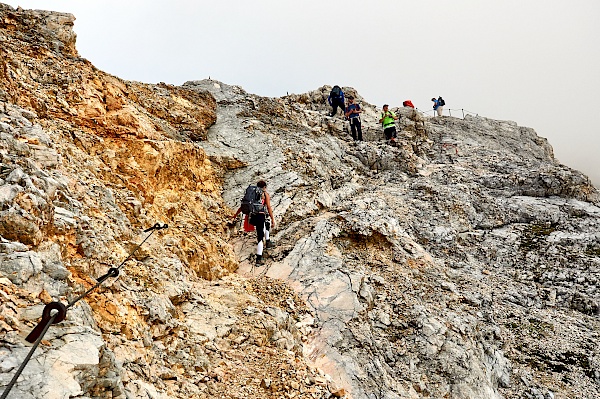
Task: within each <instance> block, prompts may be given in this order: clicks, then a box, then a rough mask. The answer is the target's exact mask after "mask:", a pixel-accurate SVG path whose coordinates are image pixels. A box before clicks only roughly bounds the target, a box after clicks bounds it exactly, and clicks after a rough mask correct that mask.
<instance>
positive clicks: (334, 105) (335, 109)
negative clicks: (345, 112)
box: [330, 100, 338, 116]
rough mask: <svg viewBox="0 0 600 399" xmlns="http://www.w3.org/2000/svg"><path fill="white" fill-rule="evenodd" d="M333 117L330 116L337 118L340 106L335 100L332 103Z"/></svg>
mask: <svg viewBox="0 0 600 399" xmlns="http://www.w3.org/2000/svg"><path fill="white" fill-rule="evenodd" d="M331 108H332V109H331V115H330V116H335V114H336V113H337V109H338V104H337V101H336V100H333V101H332V102H331Z"/></svg>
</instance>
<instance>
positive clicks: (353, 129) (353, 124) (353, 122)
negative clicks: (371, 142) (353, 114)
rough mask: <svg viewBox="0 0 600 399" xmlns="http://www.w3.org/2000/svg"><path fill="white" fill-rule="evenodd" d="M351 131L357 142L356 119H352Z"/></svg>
mask: <svg viewBox="0 0 600 399" xmlns="http://www.w3.org/2000/svg"><path fill="white" fill-rule="evenodd" d="M350 131H351V132H352V138H353V139H354V140H356V124H355V121H354V118H351V119H350Z"/></svg>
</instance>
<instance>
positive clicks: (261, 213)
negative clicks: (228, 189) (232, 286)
mask: <svg viewBox="0 0 600 399" xmlns="http://www.w3.org/2000/svg"><path fill="white" fill-rule="evenodd" d="M240 212H242V213H244V214H246V215H250V218H249V220H250V224H251V225H253V226H256V239H257V241H258V243H257V245H256V264H257V265H262V264H263V263H264V260H263V256H262V255H263V247H264V243H263V239H266V247H267V248H271V247H273V246H274V245H273V243H272V241H271V240H270V238H269V234H270V228H271V227H272V228H275V218H274V217H273V209H272V208H271V195H270V194H269V193H268V192H267V183H266V182H265V181H264V180H261V181H259V182H258V183H256V186H254V185H249V186H248V188H246V193H245V194H244V197H243V198H242V203H241V205H240V207H239V209H238V210H237V212H236V213H235V215H234V216H233V220H235V219H236V218H237V216H238V215H239V214H240ZM266 212H268V213H269V217H270V219H271V220H270V223H269V221H268V220H266Z"/></svg>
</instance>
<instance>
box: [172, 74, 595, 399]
mask: <svg viewBox="0 0 600 399" xmlns="http://www.w3.org/2000/svg"><path fill="white" fill-rule="evenodd" d="M184 86H185V87H189V88H197V89H199V90H210V91H211V92H212V93H213V95H214V96H215V98H216V99H217V101H218V103H219V108H218V109H217V112H218V120H219V121H221V122H220V123H217V124H216V125H215V126H213V127H212V128H211V129H210V131H209V135H208V142H206V143H202V144H201V145H202V146H203V147H204V148H205V149H206V151H207V153H209V154H210V155H211V157H213V158H214V159H218V157H223V156H227V157H233V158H236V159H239V160H240V161H242V162H243V163H244V164H246V165H247V166H246V167H245V168H242V169H239V170H236V171H235V172H234V173H231V174H230V175H229V176H227V178H226V179H225V183H224V187H225V191H224V193H223V196H224V198H225V199H226V200H227V201H228V202H229V203H230V204H231V206H232V207H235V206H236V203H237V199H238V198H240V197H241V190H243V189H244V187H245V185H246V184H247V182H249V181H250V182H252V181H255V180H258V179H259V178H265V179H266V180H267V181H268V183H269V190H270V192H271V193H273V194H272V202H273V203H274V208H275V215H276V219H278V226H279V228H278V230H277V231H276V236H275V240H276V241H277V243H278V247H277V248H276V249H275V250H271V251H269V253H268V256H269V258H270V259H271V260H270V261H268V262H267V268H268V270H267V272H266V273H267V275H268V276H271V277H277V278H282V279H285V280H287V281H289V282H290V284H292V286H293V287H295V288H296V289H297V290H298V292H300V293H301V295H302V297H303V298H305V300H306V301H307V304H308V305H309V306H310V307H311V308H312V309H313V310H314V312H315V315H316V316H317V318H316V322H315V323H316V325H318V328H316V329H315V331H314V333H313V334H314V335H313V336H312V338H311V339H310V340H309V341H308V342H307V343H306V345H305V348H304V350H305V354H306V356H307V357H308V358H309V359H314V360H313V362H314V364H315V365H317V366H319V367H320V368H321V369H323V370H324V371H326V372H327V373H328V374H330V375H331V376H332V377H333V378H334V380H335V381H336V382H337V383H338V384H340V385H341V386H343V387H344V388H345V389H346V391H347V392H348V394H349V395H350V396H351V397H356V398H363V397H364V398H367V397H369V398H370V397H377V398H390V397H402V398H408V397H453V398H501V397H515V398H517V397H521V395H522V393H523V392H525V391H527V392H529V391H531V388H529V387H528V388H525V387H524V386H523V385H522V381H521V380H520V379H518V378H515V377H514V375H519V373H520V372H521V370H529V372H530V373H531V374H532V375H535V376H536V377H535V378H534V379H533V380H534V381H535V382H532V383H531V384H530V385H531V387H535V389H536V390H537V391H538V392H562V393H563V394H564V395H566V397H571V396H572V397H579V396H582V397H586V396H594V395H597V394H598V391H597V385H596V382H595V381H596V377H595V375H596V374H595V373H596V371H595V370H597V369H598V362H599V348H598V345H596V344H594V342H595V341H596V339H597V333H592V332H591V331H592V330H589V329H587V328H586V327H581V328H577V331H578V332H577V333H574V332H569V333H567V331H568V330H567V329H560V332H558V329H557V327H556V324H557V323H558V324H560V325H563V326H567V325H571V322H570V321H568V319H570V318H571V317H572V316H571V312H572V310H571V309H574V310H576V311H578V312H580V313H579V314H578V315H577V317H578V318H582V319H585V320H586V321H585V322H584V324H585V325H588V326H596V329H597V327H598V310H597V306H598V303H599V300H600V297H599V296H598V292H597V290H596V289H595V287H593V285H587V284H595V282H596V281H597V273H598V265H599V264H598V257H597V253H596V252H597V251H596V249H597V248H598V244H597V241H598V235H597V231H598V230H597V229H598V226H599V222H600V219H599V218H598V215H599V214H598V211H599V210H600V208H598V203H599V197H598V192H597V191H596V190H595V189H594V188H593V187H592V185H591V184H590V182H589V179H587V177H585V176H584V175H582V174H581V173H579V172H577V171H573V170H571V169H569V168H567V167H565V166H563V165H561V164H559V163H558V162H557V161H556V160H555V159H554V158H553V152H552V148H551V147H550V145H549V144H548V143H547V141H546V140H545V139H543V138H540V137H539V136H537V135H536V134H535V132H533V131H532V130H531V129H527V128H522V127H519V126H517V125H516V124H515V123H514V122H505V121H494V120H489V119H486V118H481V117H475V118H474V117H468V118H466V119H465V120H460V119H457V118H440V119H431V118H422V117H419V116H417V115H415V113H414V111H413V110H409V109H400V110H398V112H399V113H400V114H401V115H402V116H403V118H402V119H401V121H400V123H399V125H400V128H401V132H400V140H399V145H398V147H397V148H394V147H390V146H387V145H385V144H383V143H382V142H381V141H380V140H381V138H382V133H381V131H380V130H379V129H378V128H377V127H376V119H377V113H376V110H375V109H374V107H373V106H371V105H370V104H368V103H366V102H364V101H363V100H362V99H361V98H360V96H358V99H359V102H362V106H363V109H364V110H365V112H364V114H363V126H366V134H365V136H366V139H367V141H366V142H365V143H352V142H349V140H348V133H347V131H346V128H347V127H345V126H344V122H343V121H342V120H341V119H339V118H330V117H328V116H327V107H326V105H325V101H324V99H325V98H326V96H327V93H328V91H329V89H330V88H329V87H323V88H321V89H319V90H316V91H314V92H311V93H307V94H302V95H290V96H287V97H284V98H281V99H265V98H260V97H257V96H253V95H251V94H247V93H245V92H244V91H243V90H241V89H239V88H237V87H232V86H228V85H226V84H222V83H220V82H214V81H195V82H188V83H186V84H185V85H184ZM346 91H347V92H352V89H351V88H346ZM234 247H235V248H236V250H237V251H238V256H239V259H240V261H241V262H242V264H241V266H242V268H241V270H242V271H250V270H249V268H248V267H247V266H246V265H248V263H250V262H252V255H251V254H252V251H253V243H252V241H251V240H249V239H247V238H245V237H244V236H241V237H239V238H238V239H237V241H235V242H234ZM591 282H594V283H591ZM559 315H560V316H559ZM527 317H536V318H539V319H540V320H553V321H552V323H551V325H552V327H550V324H549V325H548V327H543V326H545V325H546V324H541V325H540V327H539V332H537V331H538V327H535V326H537V324H534V325H532V326H531V327H530V326H528V323H527V322H526V323H525V324H523V322H524V321H525V320H527ZM515 318H517V320H519V321H515ZM542 323H546V321H544V322H542ZM548 323H550V322H549V321H548ZM542 332H543V333H542ZM565 340H566V341H567V342H569V344H568V345H567V346H569V347H571V348H572V350H573V352H572V353H573V354H574V356H575V358H576V359H577V358H578V356H584V358H585V359H586V361H588V363H586V364H585V365H582V364H583V363H581V362H580V361H573V363H572V364H570V365H568V364H566V363H565V362H561V361H560V360H558V359H556V358H553V359H551V360H544V357H546V356H548V355H547V354H546V355H543V354H542V352H541V351H540V348H541V347H542V346H546V347H550V348H552V349H551V351H559V352H560V351H563V352H564V350H565V349H559V348H562V347H564V345H565V342H564V341H565ZM575 348H577V349H575ZM585 348H588V349H590V350H591V352H589V353H588V355H583V353H584V351H585V350H586V349H585ZM592 348H593V349H592ZM575 354H577V355H575ZM567 357H568V356H564V358H565V359H566V358H567ZM534 359H536V360H534ZM532 362H533V363H532ZM554 362H557V363H559V364H561V365H560V366H553V364H554ZM578 364H579V365H578ZM558 369H560V370H561V372H560V373H561V374H560V375H562V376H565V375H569V376H570V377H568V378H572V379H573V381H577V383H576V384H574V385H573V384H571V386H570V387H567V386H565V385H564V383H563V382H562V380H561V378H562V377H559V376H558V374H556V375H555V376H554V377H552V378H550V379H549V374H548V373H549V370H558ZM554 372H556V371H554ZM574 386H576V388H575V387H574ZM531 392H533V391H531Z"/></svg>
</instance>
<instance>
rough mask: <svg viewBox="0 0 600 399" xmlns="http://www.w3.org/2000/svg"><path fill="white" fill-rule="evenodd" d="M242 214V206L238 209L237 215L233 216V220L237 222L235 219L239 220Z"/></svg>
mask: <svg viewBox="0 0 600 399" xmlns="http://www.w3.org/2000/svg"><path fill="white" fill-rule="evenodd" d="M240 213H242V207H241V206H240V207H239V208H238V210H237V211H235V215H233V218H232V219H233V220H235V218H237V216H238V215H239V214H240Z"/></svg>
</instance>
